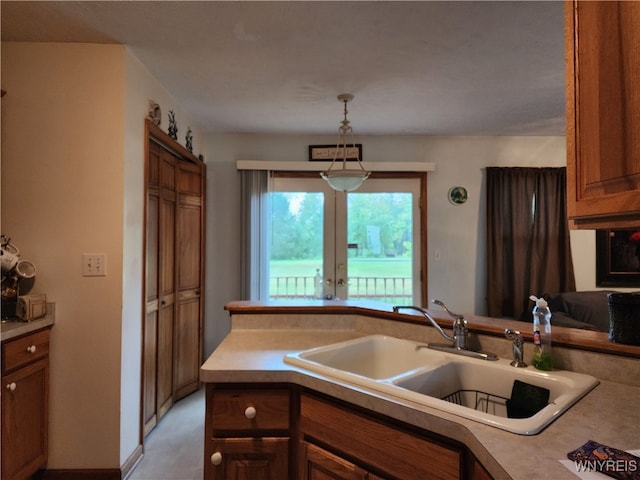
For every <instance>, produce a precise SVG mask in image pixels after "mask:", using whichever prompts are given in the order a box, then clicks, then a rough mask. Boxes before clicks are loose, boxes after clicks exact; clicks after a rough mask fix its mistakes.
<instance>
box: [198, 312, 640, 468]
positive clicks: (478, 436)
mask: <svg viewBox="0 0 640 480" xmlns="http://www.w3.org/2000/svg"><path fill="white" fill-rule="evenodd" d="M239 317H240V318H237V319H236V318H232V330H231V332H230V333H229V335H228V336H227V337H226V338H225V339H224V340H223V342H222V343H221V344H220V346H219V347H218V348H217V349H216V350H215V351H214V352H213V353H212V355H211V356H210V357H209V358H208V359H207V360H206V361H205V363H204V364H203V365H202V368H201V371H200V379H201V380H202V381H203V382H205V383H216V382H218V383H227V382H229V383H245V382H246V383H254V382H255V383H265V382H282V383H291V384H296V385H300V386H302V387H307V388H309V389H312V390H315V391H318V392H321V393H324V394H328V395H330V396H333V397H335V398H338V399H341V400H344V401H347V402H350V403H352V404H354V405H358V406H361V407H364V408H367V409H369V410H371V411H374V412H377V413H380V414H383V415H386V416H388V417H391V418H394V419H396V420H399V421H401V422H405V423H408V424H412V425H415V426H418V427H421V428H424V429H425V430H429V431H432V432H435V433H438V434H441V435H444V436H446V437H449V438H452V439H455V440H457V441H459V442H461V443H463V444H464V445H466V446H467V448H469V449H470V450H471V451H472V452H473V454H474V455H475V456H476V458H478V460H479V461H480V462H481V463H482V464H483V465H484V467H485V468H486V469H487V470H488V471H489V473H490V474H491V475H492V476H493V477H494V478H495V479H515V480H519V479H527V480H531V479H542V478H553V479H563V478H566V479H574V478H578V477H576V476H575V475H574V474H573V473H572V472H571V471H569V470H568V469H567V468H566V467H565V466H563V465H562V464H561V463H560V462H559V460H565V459H566V454H567V452H569V451H571V450H574V449H575V448H577V447H579V446H581V445H582V444H584V443H585V442H587V441H588V440H595V441H597V442H600V443H603V444H607V445H610V446H612V447H616V448H620V449H622V450H632V449H638V448H640V408H638V398H640V387H637V386H632V385H625V384H621V383H614V382H610V381H606V380H603V379H602V378H601V379H600V384H599V385H598V386H597V387H596V388H595V389H594V390H592V391H591V392H590V393H589V394H587V395H586V396H585V397H584V398H582V399H581V400H579V401H578V402H577V403H576V404H575V405H574V406H573V407H572V408H571V409H569V410H568V411H567V412H565V413H564V414H563V415H562V416H560V417H559V418H558V419H556V420H555V421H554V422H553V423H552V424H551V425H549V426H548V427H546V428H545V429H544V430H543V431H542V432H540V433H539V434H537V435H532V436H522V435H517V434H513V433H510V432H506V431H503V430H500V429H497V428H493V427H489V426H486V425H483V424H481V423H477V422H474V421H472V420H467V419H464V418H462V417H458V416H456V415H452V414H449V413H446V412H441V411H439V410H436V409H433V408H429V407H424V406H421V405H418V404H415V403H412V402H409V401H404V400H402V399H398V398H395V397H393V396H390V395H386V394H383V393H380V392H375V391H372V390H368V389H365V388H362V387H357V386H354V385H352V384H349V383H348V382H342V381H339V380H336V379H333V378H330V377H326V376H323V375H320V374H316V373H313V372H310V371H306V370H303V369H299V368H297V367H295V366H293V365H289V364H286V363H284V361H283V357H284V355H285V354H287V353H290V352H292V351H299V350H305V349H308V348H312V347H317V346H322V345H328V344H331V343H335V342H339V341H342V340H349V339H352V338H357V337H361V336H364V335H368V334H370V333H371V332H363V331H361V330H360V329H358V328H356V325H357V321H351V320H350V319H349V318H348V316H344V317H345V318H346V322H345V323H344V324H342V325H340V326H338V327H337V328H336V326H335V325H333V326H332V327H329V328H322V327H321V326H320V325H321V323H322V322H317V321H315V320H314V319H311V321H308V320H309V319H308V318H307V319H306V320H307V321H303V322H299V321H297V320H296V321H294V322H293V323H291V322H290V321H285V322H284V323H283V324H282V325H278V322H279V321H278V320H277V318H278V317H273V316H272V317H270V318H269V321H268V322H266V324H265V325H263V324H257V323H256V322H255V321H253V319H251V320H250V321H249V322H244V319H243V318H242V317H243V316H242V315H240V316H239ZM282 317H283V316H280V318H282ZM236 320H237V321H236ZM301 324H304V325H303V326H301ZM258 325H259V326H258ZM604 478H606V477H604Z"/></svg>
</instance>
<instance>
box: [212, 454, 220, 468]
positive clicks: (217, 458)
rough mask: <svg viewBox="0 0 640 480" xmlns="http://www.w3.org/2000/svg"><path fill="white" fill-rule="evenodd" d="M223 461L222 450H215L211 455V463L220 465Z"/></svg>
mask: <svg viewBox="0 0 640 480" xmlns="http://www.w3.org/2000/svg"><path fill="white" fill-rule="evenodd" d="M221 463H222V454H221V453H220V452H215V453H214V454H213V455H211V464H212V465H220V464H221Z"/></svg>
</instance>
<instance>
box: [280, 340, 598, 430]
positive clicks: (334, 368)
mask: <svg viewBox="0 0 640 480" xmlns="http://www.w3.org/2000/svg"><path fill="white" fill-rule="evenodd" d="M419 346H421V344H419V343H417V342H412V341H409V340H401V339H397V338H394V337H388V336H382V335H371V336H368V337H363V338H358V339H355V340H349V341H346V342H340V343H336V344H332V345H327V346H325V347H318V348H314V349H311V350H306V351H302V352H294V353H290V354H287V355H286V356H285V358H284V361H285V362H286V363H289V364H292V365H296V366H298V367H302V368H304V369H306V370H311V371H313V372H316V373H320V374H322V375H326V376H329V377H333V378H336V379H338V380H342V381H345V382H348V383H352V384H355V385H358V386H361V387H366V388H369V389H371V390H374V391H378V392H382V393H385V394H388V395H391V396H393V397H396V398H400V399H404V400H408V401H411V402H413V403H414V404H418V405H422V406H425V407H432V408H435V409H438V410H441V411H445V412H448V413H451V414H454V415H458V416H460V417H464V418H468V419H471V420H475V421H477V422H481V423H484V424H486V425H490V426H493V427H496V428H500V429H503V430H507V431H510V432H513V433H518V434H522V435H533V434H536V433H538V432H540V431H541V430H542V429H543V428H545V427H546V426H547V425H549V424H550V423H551V422H553V421H554V420H555V419H556V418H558V417H559V416H560V415H561V414H562V413H564V412H565V411H566V410H567V409H569V408H570V407H571V406H572V405H573V404H574V403H575V402H577V401H578V400H579V399H580V398H582V397H583V396H584V395H586V394H587V393H588V392H589V391H590V390H591V389H593V388H594V387H595V386H596V385H597V384H598V380H597V379H596V378H594V377H592V376H589V375H583V374H579V373H573V372H567V371H553V372H542V371H539V370H536V369H534V368H533V367H528V368H514V367H512V366H510V365H509V360H506V359H500V360H497V361H495V362H487V361H485V360H479V359H475V358H469V357H462V356H460V355H454V354H450V353H445V352H439V351H435V350H430V349H424V348H418V347H419ZM516 382H517V383H516ZM518 387H520V388H521V389H522V388H524V389H525V390H524V394H523V393H522V390H518ZM514 392H519V393H518V398H517V401H516V399H515V398H512V395H515V394H514ZM532 392H533V393H532ZM538 392H543V393H545V394H546V393H547V392H548V400H547V398H546V397H545V399H544V403H543V404H541V405H539V407H535V409H534V410H531V413H530V414H529V413H527V414H526V415H525V416H524V418H513V410H514V408H513V406H514V404H515V403H519V404H520V407H522V406H523V405H524V407H525V410H527V409H528V408H529V407H530V406H531V404H532V403H535V402H536V398H535V395H536V394H537V393H538ZM508 402H510V407H511V408H510V410H511V411H510V412H508V409H507V403H508ZM518 416H522V415H518ZM510 417H511V418H510Z"/></svg>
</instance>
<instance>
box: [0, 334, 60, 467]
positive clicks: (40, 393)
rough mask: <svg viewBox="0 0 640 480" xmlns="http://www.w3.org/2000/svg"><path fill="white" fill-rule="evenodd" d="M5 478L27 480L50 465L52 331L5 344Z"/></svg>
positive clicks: (3, 465) (3, 444)
mask: <svg viewBox="0 0 640 480" xmlns="http://www.w3.org/2000/svg"><path fill="white" fill-rule="evenodd" d="M2 386H3V390H2V394H1V396H2V439H1V442H2V462H1V463H2V475H0V477H1V478H2V479H3V480H14V479H15V480H18V479H20V480H23V479H25V478H29V477H31V476H32V475H33V474H34V473H35V472H37V471H38V470H39V469H41V468H44V467H45V466H46V464H47V443H48V431H49V427H48V425H49V419H48V417H49V415H48V411H49V329H45V330H41V331H39V332H36V333H33V334H30V335H26V336H23V337H19V338H16V339H14V340H10V341H7V342H5V343H3V344H2Z"/></svg>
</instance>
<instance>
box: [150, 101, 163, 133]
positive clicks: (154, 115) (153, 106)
mask: <svg viewBox="0 0 640 480" xmlns="http://www.w3.org/2000/svg"><path fill="white" fill-rule="evenodd" d="M148 117H149V120H151V121H152V122H153V124H154V125H156V126H158V127H159V126H160V123H162V111H161V110H160V105H158V104H157V103H156V102H154V101H153V100H149V115H148Z"/></svg>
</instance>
